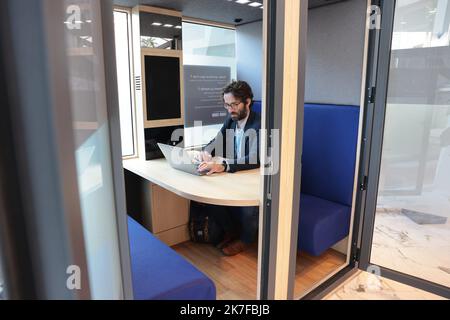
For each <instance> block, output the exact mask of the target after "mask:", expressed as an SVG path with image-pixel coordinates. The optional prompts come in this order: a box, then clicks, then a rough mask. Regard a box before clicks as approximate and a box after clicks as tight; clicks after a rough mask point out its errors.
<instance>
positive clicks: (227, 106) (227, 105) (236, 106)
mask: <svg viewBox="0 0 450 320" xmlns="http://www.w3.org/2000/svg"><path fill="white" fill-rule="evenodd" d="M241 103H242V101H241V102H233V103H230V104H228V103H224V104H223V107H224V108H225V109H227V110H228V109H233V110H236V109H237V108H238V107H239V105H240V104H241Z"/></svg>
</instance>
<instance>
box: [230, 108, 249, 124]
mask: <svg viewBox="0 0 450 320" xmlns="http://www.w3.org/2000/svg"><path fill="white" fill-rule="evenodd" d="M247 115H248V113H247V109H246V108H244V109H242V110H239V111H238V112H235V113H234V112H233V113H232V114H231V119H232V120H233V121H235V122H237V121H241V120H244V119H245V118H246V117H247Z"/></svg>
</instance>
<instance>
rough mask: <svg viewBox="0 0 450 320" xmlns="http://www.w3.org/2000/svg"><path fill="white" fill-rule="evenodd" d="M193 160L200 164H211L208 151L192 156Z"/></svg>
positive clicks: (210, 156)
mask: <svg viewBox="0 0 450 320" xmlns="http://www.w3.org/2000/svg"><path fill="white" fill-rule="evenodd" d="M194 160H195V161H197V162H199V163H201V162H211V160H212V155H211V154H210V153H209V152H208V151H200V152H198V153H197V154H196V155H195V156H194Z"/></svg>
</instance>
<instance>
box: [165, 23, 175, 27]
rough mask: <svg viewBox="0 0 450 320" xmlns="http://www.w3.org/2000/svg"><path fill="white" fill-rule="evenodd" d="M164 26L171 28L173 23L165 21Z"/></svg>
mask: <svg viewBox="0 0 450 320" xmlns="http://www.w3.org/2000/svg"><path fill="white" fill-rule="evenodd" d="M164 27H166V28H172V27H173V24H168V23H166V24H165V25H164Z"/></svg>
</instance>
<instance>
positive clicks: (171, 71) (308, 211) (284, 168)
mask: <svg viewBox="0 0 450 320" xmlns="http://www.w3.org/2000/svg"><path fill="white" fill-rule="evenodd" d="M115 2H116V5H117V7H116V9H115V15H116V19H117V20H116V50H117V52H118V53H117V54H118V55H119V51H120V50H121V49H123V48H124V46H125V44H126V43H128V44H127V47H128V48H129V53H130V55H129V59H128V60H120V59H118V60H117V61H118V62H117V63H118V70H119V72H120V70H121V68H120V66H121V65H124V63H123V62H124V61H126V63H125V64H126V65H128V66H129V70H130V71H129V72H128V78H129V79H131V80H132V81H131V82H130V84H129V85H128V86H120V85H119V96H120V91H121V88H122V89H123V88H126V90H125V91H129V92H131V93H132V94H129V101H131V103H130V107H127V108H126V109H127V110H128V111H130V110H131V111H130V112H129V114H130V115H131V116H130V117H129V118H126V117H125V116H123V117H121V125H122V124H123V123H124V121H125V120H124V119H128V120H129V122H130V123H131V125H130V126H129V132H131V134H129V135H128V142H127V143H131V144H132V145H133V146H134V147H133V148H131V149H132V150H134V151H135V152H134V153H133V154H131V155H125V154H124V159H125V160H124V162H123V166H124V172H125V182H126V196H127V213H128V215H129V218H128V219H129V225H128V227H129V237H130V250H131V266H132V276H133V287H134V296H135V299H200V300H201V299H219V300H222V299H237V300H247V299H312V298H323V297H326V298H330V299H333V298H339V297H343V298H355V297H356V298H358V297H360V296H358V294H359V293H360V292H361V290H363V291H370V290H377V289H376V288H375V289H373V286H371V287H368V286H369V284H370V283H373V281H375V282H376V283H377V285H378V287H377V288H378V290H381V289H380V288H381V285H382V282H381V280H380V279H381V278H379V277H378V276H383V277H386V278H390V279H394V280H396V281H399V282H403V283H407V284H409V285H412V286H414V287H417V288H420V289H423V290H426V291H430V292H433V293H435V294H439V295H444V296H445V295H447V296H448V285H449V284H448V282H446V281H447V280H446V279H447V278H446V277H447V276H448V269H449V267H450V260H449V259H450V256H449V255H448V254H447V252H450V250H446V249H447V248H448V246H447V244H445V243H446V241H445V240H446V239H448V237H449V235H450V233H449V231H448V226H449V222H448V214H449V212H450V210H448V209H449V208H448V196H449V193H448V190H450V188H447V180H449V181H450V179H446V178H447V177H449V176H448V170H447V169H446V168H447V166H446V164H448V161H447V160H448V159H447V158H448V152H447V151H448V150H447V149H448V143H447V142H448V141H447V140H448V139H447V138H448V130H449V129H448V128H449V126H450V122H449V121H448V120H449V117H450V113H449V107H448V104H449V101H448V98H449V97H448V88H449V85H450V82H449V77H448V67H449V62H448V57H449V55H448V48H449V43H450V41H449V39H450V37H449V19H450V7H449V4H448V3H447V2H446V1H437V0H429V1H428V0H427V1H410V0H408V1H407V0H398V1H370V0H369V1H366V0H348V1H321V0H310V1H297V0H296V1H283V2H276V1H264V3H260V4H258V2H253V3H255V4H254V5H252V6H251V5H249V4H247V3H238V2H235V1H225V0H223V1H222V0H215V1H206V0H205V1H189V0H178V1H167V3H166V2H164V3H163V2H161V1H156V0H155V1H151V0H148V1H141V2H140V3H139V4H138V6H136V7H134V8H130V7H127V6H126V5H127V1H121V0H117V1H115ZM134 4H136V3H134ZM119 13H124V14H125V15H126V16H127V18H128V20H127V21H128V22H126V21H125V22H123V23H122V25H120V24H119V22H120V21H119V20H118V18H119V16H118V15H119ZM285 24H286V26H287V25H289V28H290V30H289V32H293V33H291V34H289V35H288V33H289V32H288V30H285V29H284V26H285ZM124 26H127V27H128V29H126V30H128V32H129V33H128V34H127V32H124V33H123V37H122V45H119V46H117V43H118V41H120V39H118V38H117V35H118V34H119V33H120V32H121V30H122V32H123V30H125V29H124ZM130 30H132V32H130ZM292 30H293V31H292ZM287 53H289V54H287ZM124 75H125V76H126V75H127V72H125V73H124ZM233 79H239V80H245V81H247V82H248V83H249V84H250V85H251V87H252V89H253V94H254V103H253V107H252V112H254V113H257V114H258V116H260V117H261V123H262V129H264V130H269V131H270V130H275V131H272V132H276V131H277V130H278V133H279V135H277V134H273V133H272V134H268V135H267V139H262V141H261V145H260V148H261V159H262V160H261V161H262V165H261V168H260V169H256V170H250V171H242V172H238V173H235V174H231V173H224V174H220V175H215V176H212V177H197V176H193V175H189V174H187V173H184V172H180V171H177V170H175V171H174V169H173V168H171V167H170V166H169V165H168V164H167V162H166V161H165V159H164V158H163V157H162V154H161V152H160V151H159V148H158V147H157V143H161V142H162V143H165V144H171V145H179V146H182V147H183V148H187V149H188V150H196V149H197V150H198V149H199V148H201V147H202V146H204V145H205V144H206V143H208V142H209V141H210V140H211V139H212V138H214V137H215V136H216V134H217V132H218V131H219V130H220V128H221V126H222V124H223V123H224V121H225V120H226V118H227V116H228V113H227V110H226V108H224V107H223V99H222V95H221V89H222V88H223V87H225V86H226V85H227V84H228V83H229V82H231V81H232V80H233ZM119 81H120V76H119ZM124 94H125V93H124ZM122 105H124V104H122ZM121 108H122V106H121ZM121 111H122V110H121ZM124 114H126V112H124ZM198 123H200V125H198ZM177 130H178V131H177ZM174 132H178V133H180V132H181V133H182V134H181V135H180V134H175V135H174ZM277 139H278V140H277ZM122 144H123V145H124V130H122ZM273 150H275V151H273ZM270 152H278V156H279V159H278V160H279V163H278V166H276V165H275V164H274V163H273V159H275V158H276V157H272V158H271V160H268V158H267V157H266V155H267V154H270ZM272 156H273V154H272ZM275 167H276V170H273V168H275ZM193 203H195V204H196V205H200V206H205V208H206V209H205V210H212V209H211V208H213V207H215V206H216V207H221V208H224V207H233V208H250V207H258V208H259V225H258V239H257V240H255V241H254V243H253V244H251V245H250V246H249V247H248V248H246V250H245V251H243V252H241V253H240V254H238V255H235V256H224V255H223V254H222V253H221V251H220V250H219V249H217V248H215V247H214V246H213V245H212V244H210V243H199V242H196V241H192V240H193V239H192V233H191V234H190V232H189V226H190V223H189V222H190V210H191V208H192V204H193ZM208 208H209V209H208ZM447 242H448V241H447ZM438 252H440V253H439V254H438ZM356 271H358V272H361V271H366V272H365V273H361V274H360V275H359V277H360V278H358V279H359V280H358V281H359V282H358V285H357V287H355V288H354V287H351V285H350V287H347V290H346V291H343V292H330V289H331V288H334V287H336V286H337V285H338V284H340V283H342V281H343V279H345V278H346V277H348V276H349V275H353V274H356ZM374 274H375V275H374ZM371 277H375V278H371ZM374 279H375V280H374ZM371 281H372V282H371ZM377 281H378V282H377ZM346 294H348V296H346ZM351 294H353V296H351ZM389 294H391V292H389ZM394 295H395V292H392V297H394Z"/></svg>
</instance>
